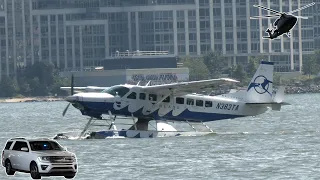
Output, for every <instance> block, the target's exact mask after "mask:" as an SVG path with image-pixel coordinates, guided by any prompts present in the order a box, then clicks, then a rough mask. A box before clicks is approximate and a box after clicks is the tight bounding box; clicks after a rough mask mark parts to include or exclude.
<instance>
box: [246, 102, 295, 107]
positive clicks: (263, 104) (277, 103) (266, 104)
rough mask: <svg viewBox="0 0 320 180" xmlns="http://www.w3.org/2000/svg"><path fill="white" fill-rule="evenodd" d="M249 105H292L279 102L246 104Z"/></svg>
mask: <svg viewBox="0 0 320 180" xmlns="http://www.w3.org/2000/svg"><path fill="white" fill-rule="evenodd" d="M246 104H248V105H251V104H252V105H270V106H271V105H273V104H280V105H282V106H285V105H291V104H290V103H287V102H281V103H277V102H270V103H246Z"/></svg>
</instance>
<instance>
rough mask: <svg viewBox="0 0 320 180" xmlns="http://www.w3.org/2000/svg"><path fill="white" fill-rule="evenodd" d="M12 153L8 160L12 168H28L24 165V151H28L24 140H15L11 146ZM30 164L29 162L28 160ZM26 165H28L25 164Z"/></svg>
mask: <svg viewBox="0 0 320 180" xmlns="http://www.w3.org/2000/svg"><path fill="white" fill-rule="evenodd" d="M21 148H23V149H27V150H28V151H22V150H23V149H21ZM12 150H13V151H11V152H12V153H13V156H12V158H10V161H11V163H12V166H13V168H16V169H19V170H28V167H25V166H26V164H27V159H26V158H28V157H27V156H25V153H28V152H29V147H28V144H27V143H26V142H23V141H16V142H15V143H14V145H13V148H12ZM29 165H30V162H29ZM27 166H28V165H27Z"/></svg>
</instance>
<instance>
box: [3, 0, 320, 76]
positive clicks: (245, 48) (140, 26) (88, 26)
mask: <svg viewBox="0 0 320 180" xmlns="http://www.w3.org/2000/svg"><path fill="white" fill-rule="evenodd" d="M310 2H312V0H0V34H1V36H0V41H1V43H0V57H1V63H0V66H1V67H0V71H1V72H0V75H13V74H15V72H16V70H17V67H18V66H25V65H27V64H32V63H34V62H35V61H51V62H53V63H54V64H55V65H56V66H57V67H59V68H61V70H66V71H68V70H83V69H84V68H85V67H90V66H101V65H102V64H103V61H105V60H106V59H107V57H110V56H111V55H112V54H114V53H115V52H117V51H120V52H125V51H127V50H128V51H130V52H131V51H136V50H140V51H169V53H171V54H174V55H176V56H185V55H190V56H200V55H201V54H204V53H206V52H208V51H211V50H213V51H221V52H222V54H223V55H224V56H227V57H229V64H230V65H231V64H237V63H244V64H245V63H247V59H248V58H247V57H248V56H260V55H265V56H267V57H268V60H269V61H274V62H275V70H276V71H278V72H288V71H292V70H294V71H300V70H301V66H302V60H303V58H302V57H303V56H302V55H303V54H312V53H314V49H315V48H320V41H319V40H320V39H319V38H320V35H319V34H320V31H319V30H320V21H319V12H320V10H319V3H320V2H319V0H316V3H317V4H316V5H315V6H313V7H312V8H307V9H304V10H303V11H300V12H298V13H296V15H303V16H308V17H309V19H307V20H301V19H300V20H299V21H298V23H297V25H296V26H295V27H294V29H293V31H292V32H291V34H292V38H290V39H289V38H287V37H281V38H279V39H275V40H268V39H261V37H262V36H265V35H266V34H265V32H264V31H265V30H266V29H267V28H268V27H269V25H270V24H271V23H272V22H273V20H274V19H258V20H250V19H249V17H250V16H257V15H265V14H268V12H267V11H264V10H261V9H258V8H255V7H253V6H252V5H253V4H261V5H263V6H266V7H270V8H272V9H275V10H279V11H284V12H288V11H290V10H294V9H297V8H298V7H301V6H303V5H305V4H308V3H310Z"/></svg>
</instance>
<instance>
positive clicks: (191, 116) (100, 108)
mask: <svg viewBox="0 0 320 180" xmlns="http://www.w3.org/2000/svg"><path fill="white" fill-rule="evenodd" d="M79 103H80V104H81V105H83V106H84V107H86V109H87V110H88V111H90V112H91V113H94V114H99V113H100V114H108V111H109V110H110V111H111V113H112V114H114V115H124V116H131V113H130V112H129V110H128V106H126V107H124V108H122V109H120V110H115V109H114V108H113V103H107V102H87V101H85V102H84V101H82V102H79ZM142 109H143V108H141V109H139V110H138V111H136V112H134V113H133V115H134V116H135V117H138V118H139V117H146V115H143V114H142ZM88 114H90V113H88ZM149 117H150V118H154V119H156V120H160V119H168V120H176V121H185V120H189V121H203V122H205V121H216V120H223V119H233V118H238V117H244V115H233V114H219V113H205V112H192V111H189V110H188V109H186V110H184V111H183V112H182V113H180V114H179V115H178V116H173V115H172V111H170V112H169V113H167V114H166V115H164V116H159V115H158V110H156V111H154V112H153V113H152V114H150V115H149Z"/></svg>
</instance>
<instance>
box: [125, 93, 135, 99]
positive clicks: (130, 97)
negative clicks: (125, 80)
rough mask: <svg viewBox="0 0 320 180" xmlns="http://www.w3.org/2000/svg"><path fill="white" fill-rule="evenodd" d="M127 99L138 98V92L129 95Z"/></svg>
mask: <svg viewBox="0 0 320 180" xmlns="http://www.w3.org/2000/svg"><path fill="white" fill-rule="evenodd" d="M127 99H137V93H136V92H132V93H131V94H129V95H128V96H127Z"/></svg>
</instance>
